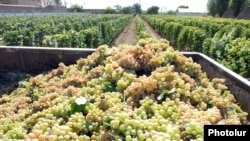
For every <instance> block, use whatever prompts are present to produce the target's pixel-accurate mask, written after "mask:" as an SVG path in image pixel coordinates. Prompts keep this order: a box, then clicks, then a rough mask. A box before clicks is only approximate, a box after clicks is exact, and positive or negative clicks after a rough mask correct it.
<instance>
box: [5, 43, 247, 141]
mask: <svg viewBox="0 0 250 141" xmlns="http://www.w3.org/2000/svg"><path fill="white" fill-rule="evenodd" d="M246 122H247V113H246V112H244V111H243V110H242V109H241V108H240V106H239V105H237V104H236V100H235V98H234V95H233V94H232V93H231V92H230V91H229V90H228V87H227V86H226V85H225V80H224V79H220V78H214V79H209V78H208V77H207V75H206V73H205V72H203V71H202V69H201V66H200V65H199V64H197V63H195V62H193V60H192V58H187V57H185V56H184V55H183V54H182V53H180V52H178V51H175V50H174V49H173V48H172V47H171V46H170V45H169V43H168V42H167V41H166V40H163V39H161V40H155V39H151V38H149V39H141V40H139V41H138V43H137V45H134V46H132V45H119V46H117V47H112V48H110V47H108V46H107V45H101V46H99V47H98V48H97V49H96V51H95V52H94V53H92V54H91V55H89V56H88V57H86V58H81V59H79V60H77V62H76V64H73V65H69V66H66V65H64V64H63V63H60V64H59V67H58V68H57V69H53V70H51V71H50V72H48V73H42V74H39V75H36V76H33V77H30V78H28V79H26V80H23V81H20V82H19V83H18V88H16V89H15V90H14V91H12V92H11V94H8V95H7V94H4V95H3V96H2V97H1V98H0V140H3V141H5V140H6V141H9V140H24V141H170V140H171V141H195V140H196V141H202V140H203V125H205V124H246Z"/></svg>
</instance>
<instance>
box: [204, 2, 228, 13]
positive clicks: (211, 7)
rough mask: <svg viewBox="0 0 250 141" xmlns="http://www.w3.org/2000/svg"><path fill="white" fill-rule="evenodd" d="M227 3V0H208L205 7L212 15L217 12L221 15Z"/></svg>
mask: <svg viewBox="0 0 250 141" xmlns="http://www.w3.org/2000/svg"><path fill="white" fill-rule="evenodd" d="M228 5H229V0H208V3H207V9H208V12H209V13H210V14H211V15H212V16H215V15H216V14H218V15H219V16H220V17H221V16H222V15H223V13H224V12H225V11H226V9H227V8H228Z"/></svg>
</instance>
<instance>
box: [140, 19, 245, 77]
mask: <svg viewBox="0 0 250 141" xmlns="http://www.w3.org/2000/svg"><path fill="white" fill-rule="evenodd" d="M142 17H143V19H144V20H145V21H147V22H148V23H149V24H150V25H151V26H152V27H153V28H154V29H155V30H156V31H157V32H159V33H160V34H161V35H163V37H164V38H166V39H168V40H169V41H170V43H171V44H172V45H173V47H176V48H177V49H179V50H180V51H184V50H185V51H197V52H202V53H204V54H206V55H208V56H210V57H211V58H213V59H214V60H216V61H217V62H219V63H221V64H223V65H225V66H226V67H228V68H229V69H231V70H233V71H235V72H236V73H238V74H240V75H242V76H244V77H247V78H250V68H249V67H250V61H249V60H250V58H249V56H250V55H249V54H250V41H249V39H250V30H249V25H250V24H249V21H246V20H233V19H231V20H229V19H214V18H204V17H203V18H197V17H177V16H165V15H155V16H149V15H143V16H142Z"/></svg>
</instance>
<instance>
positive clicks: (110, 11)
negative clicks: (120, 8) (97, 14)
mask: <svg viewBox="0 0 250 141" xmlns="http://www.w3.org/2000/svg"><path fill="white" fill-rule="evenodd" d="M114 13H115V10H114V9H113V8H112V7H110V6H109V7H107V8H106V10H105V14H114Z"/></svg>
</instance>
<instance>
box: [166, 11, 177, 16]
mask: <svg viewBox="0 0 250 141" xmlns="http://www.w3.org/2000/svg"><path fill="white" fill-rule="evenodd" d="M167 14H168V15H176V11H174V10H169V11H168V12H167Z"/></svg>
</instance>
